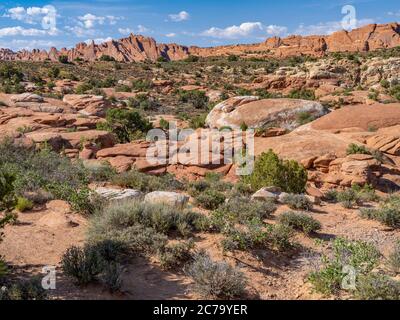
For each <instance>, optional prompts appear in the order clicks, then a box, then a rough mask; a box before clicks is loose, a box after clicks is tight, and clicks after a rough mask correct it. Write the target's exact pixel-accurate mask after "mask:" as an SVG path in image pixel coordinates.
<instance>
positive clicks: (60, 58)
mask: <svg viewBox="0 0 400 320" xmlns="http://www.w3.org/2000/svg"><path fill="white" fill-rule="evenodd" d="M58 62H60V63H63V64H67V63H68V57H67V56H64V55H62V56H59V57H58Z"/></svg>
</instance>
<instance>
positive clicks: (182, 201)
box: [144, 191, 189, 207]
mask: <svg viewBox="0 0 400 320" xmlns="http://www.w3.org/2000/svg"><path fill="white" fill-rule="evenodd" d="M144 201H145V202H148V203H152V204H167V205H171V206H173V207H184V206H185V205H186V203H188V201H189V197H188V196H186V195H182V194H179V193H176V192H165V191H155V192H151V193H148V194H147V195H146V196H145V198H144Z"/></svg>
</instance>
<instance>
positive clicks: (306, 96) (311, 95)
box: [288, 89, 315, 100]
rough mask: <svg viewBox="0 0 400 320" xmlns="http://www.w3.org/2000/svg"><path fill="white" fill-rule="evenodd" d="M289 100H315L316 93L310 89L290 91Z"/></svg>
mask: <svg viewBox="0 0 400 320" xmlns="http://www.w3.org/2000/svg"><path fill="white" fill-rule="evenodd" d="M288 98H290V99H303V100H315V92H314V91H312V90H308V89H301V90H296V89H294V90H292V91H290V93H289V95H288Z"/></svg>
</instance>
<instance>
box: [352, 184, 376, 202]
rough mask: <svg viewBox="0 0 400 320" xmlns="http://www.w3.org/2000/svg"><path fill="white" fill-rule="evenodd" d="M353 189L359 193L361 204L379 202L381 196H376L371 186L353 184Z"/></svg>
mask: <svg viewBox="0 0 400 320" xmlns="http://www.w3.org/2000/svg"><path fill="white" fill-rule="evenodd" d="M351 189H352V190H354V191H355V192H356V193H357V195H358V197H359V199H360V201H361V202H364V201H372V202H375V201H378V200H379V196H378V195H377V194H376V191H375V189H374V188H373V187H372V186H371V185H369V184H366V185H364V186H360V185H358V184H353V185H352V186H351Z"/></svg>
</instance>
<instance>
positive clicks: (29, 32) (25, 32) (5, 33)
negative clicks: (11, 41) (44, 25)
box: [0, 26, 52, 37]
mask: <svg viewBox="0 0 400 320" xmlns="http://www.w3.org/2000/svg"><path fill="white" fill-rule="evenodd" d="M44 35H52V33H51V32H49V31H46V30H40V29H33V28H30V29H25V28H23V27H20V26H18V27H8V28H2V29H0V37H10V36H14V37H15V36H26V37H36V36H44Z"/></svg>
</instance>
